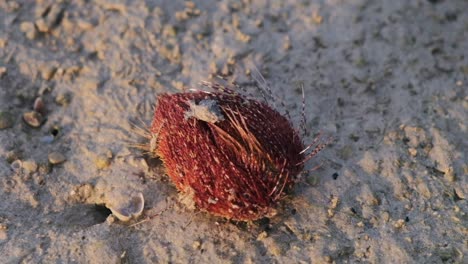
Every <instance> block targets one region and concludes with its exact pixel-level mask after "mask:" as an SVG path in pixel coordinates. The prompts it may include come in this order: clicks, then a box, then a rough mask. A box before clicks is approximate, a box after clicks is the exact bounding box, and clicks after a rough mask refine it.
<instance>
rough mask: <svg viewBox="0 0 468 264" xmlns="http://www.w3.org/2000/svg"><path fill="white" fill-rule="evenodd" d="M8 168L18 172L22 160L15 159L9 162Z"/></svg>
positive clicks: (21, 166)
mask: <svg viewBox="0 0 468 264" xmlns="http://www.w3.org/2000/svg"><path fill="white" fill-rule="evenodd" d="M10 168H11V169H12V170H13V171H15V172H20V171H21V168H23V162H22V161H21V160H19V159H18V160H15V161H13V162H12V163H11V164H10Z"/></svg>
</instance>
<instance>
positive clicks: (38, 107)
mask: <svg viewBox="0 0 468 264" xmlns="http://www.w3.org/2000/svg"><path fill="white" fill-rule="evenodd" d="M33 109H34V111H36V112H38V113H41V114H44V113H45V105H44V101H43V100H42V97H37V98H36V100H34V105H33Z"/></svg>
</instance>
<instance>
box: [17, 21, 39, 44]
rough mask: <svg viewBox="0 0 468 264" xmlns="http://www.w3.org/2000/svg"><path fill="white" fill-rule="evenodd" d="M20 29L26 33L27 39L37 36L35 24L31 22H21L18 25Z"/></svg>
mask: <svg viewBox="0 0 468 264" xmlns="http://www.w3.org/2000/svg"><path fill="white" fill-rule="evenodd" d="M20 30H21V31H22V32H23V33H24V34H25V35H26V37H27V38H28V39H31V40H33V39H35V38H37V35H38V32H37V29H36V26H35V25H34V24H33V23H32V22H23V23H21V25H20Z"/></svg>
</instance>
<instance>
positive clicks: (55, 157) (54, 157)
mask: <svg viewBox="0 0 468 264" xmlns="http://www.w3.org/2000/svg"><path fill="white" fill-rule="evenodd" d="M48 158H49V162H50V163H51V164H54V165H55V164H60V163H62V162H64V161H65V160H66V158H65V156H64V155H63V154H62V153H60V152H52V153H50V154H49V156H48Z"/></svg>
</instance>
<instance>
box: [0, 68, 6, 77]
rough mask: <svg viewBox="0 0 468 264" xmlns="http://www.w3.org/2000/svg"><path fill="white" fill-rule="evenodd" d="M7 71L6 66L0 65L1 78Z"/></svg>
mask: <svg viewBox="0 0 468 264" xmlns="http://www.w3.org/2000/svg"><path fill="white" fill-rule="evenodd" d="M6 73H7V68H6V67H0V78H2V77H3V76H4V75H5V74H6Z"/></svg>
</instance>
